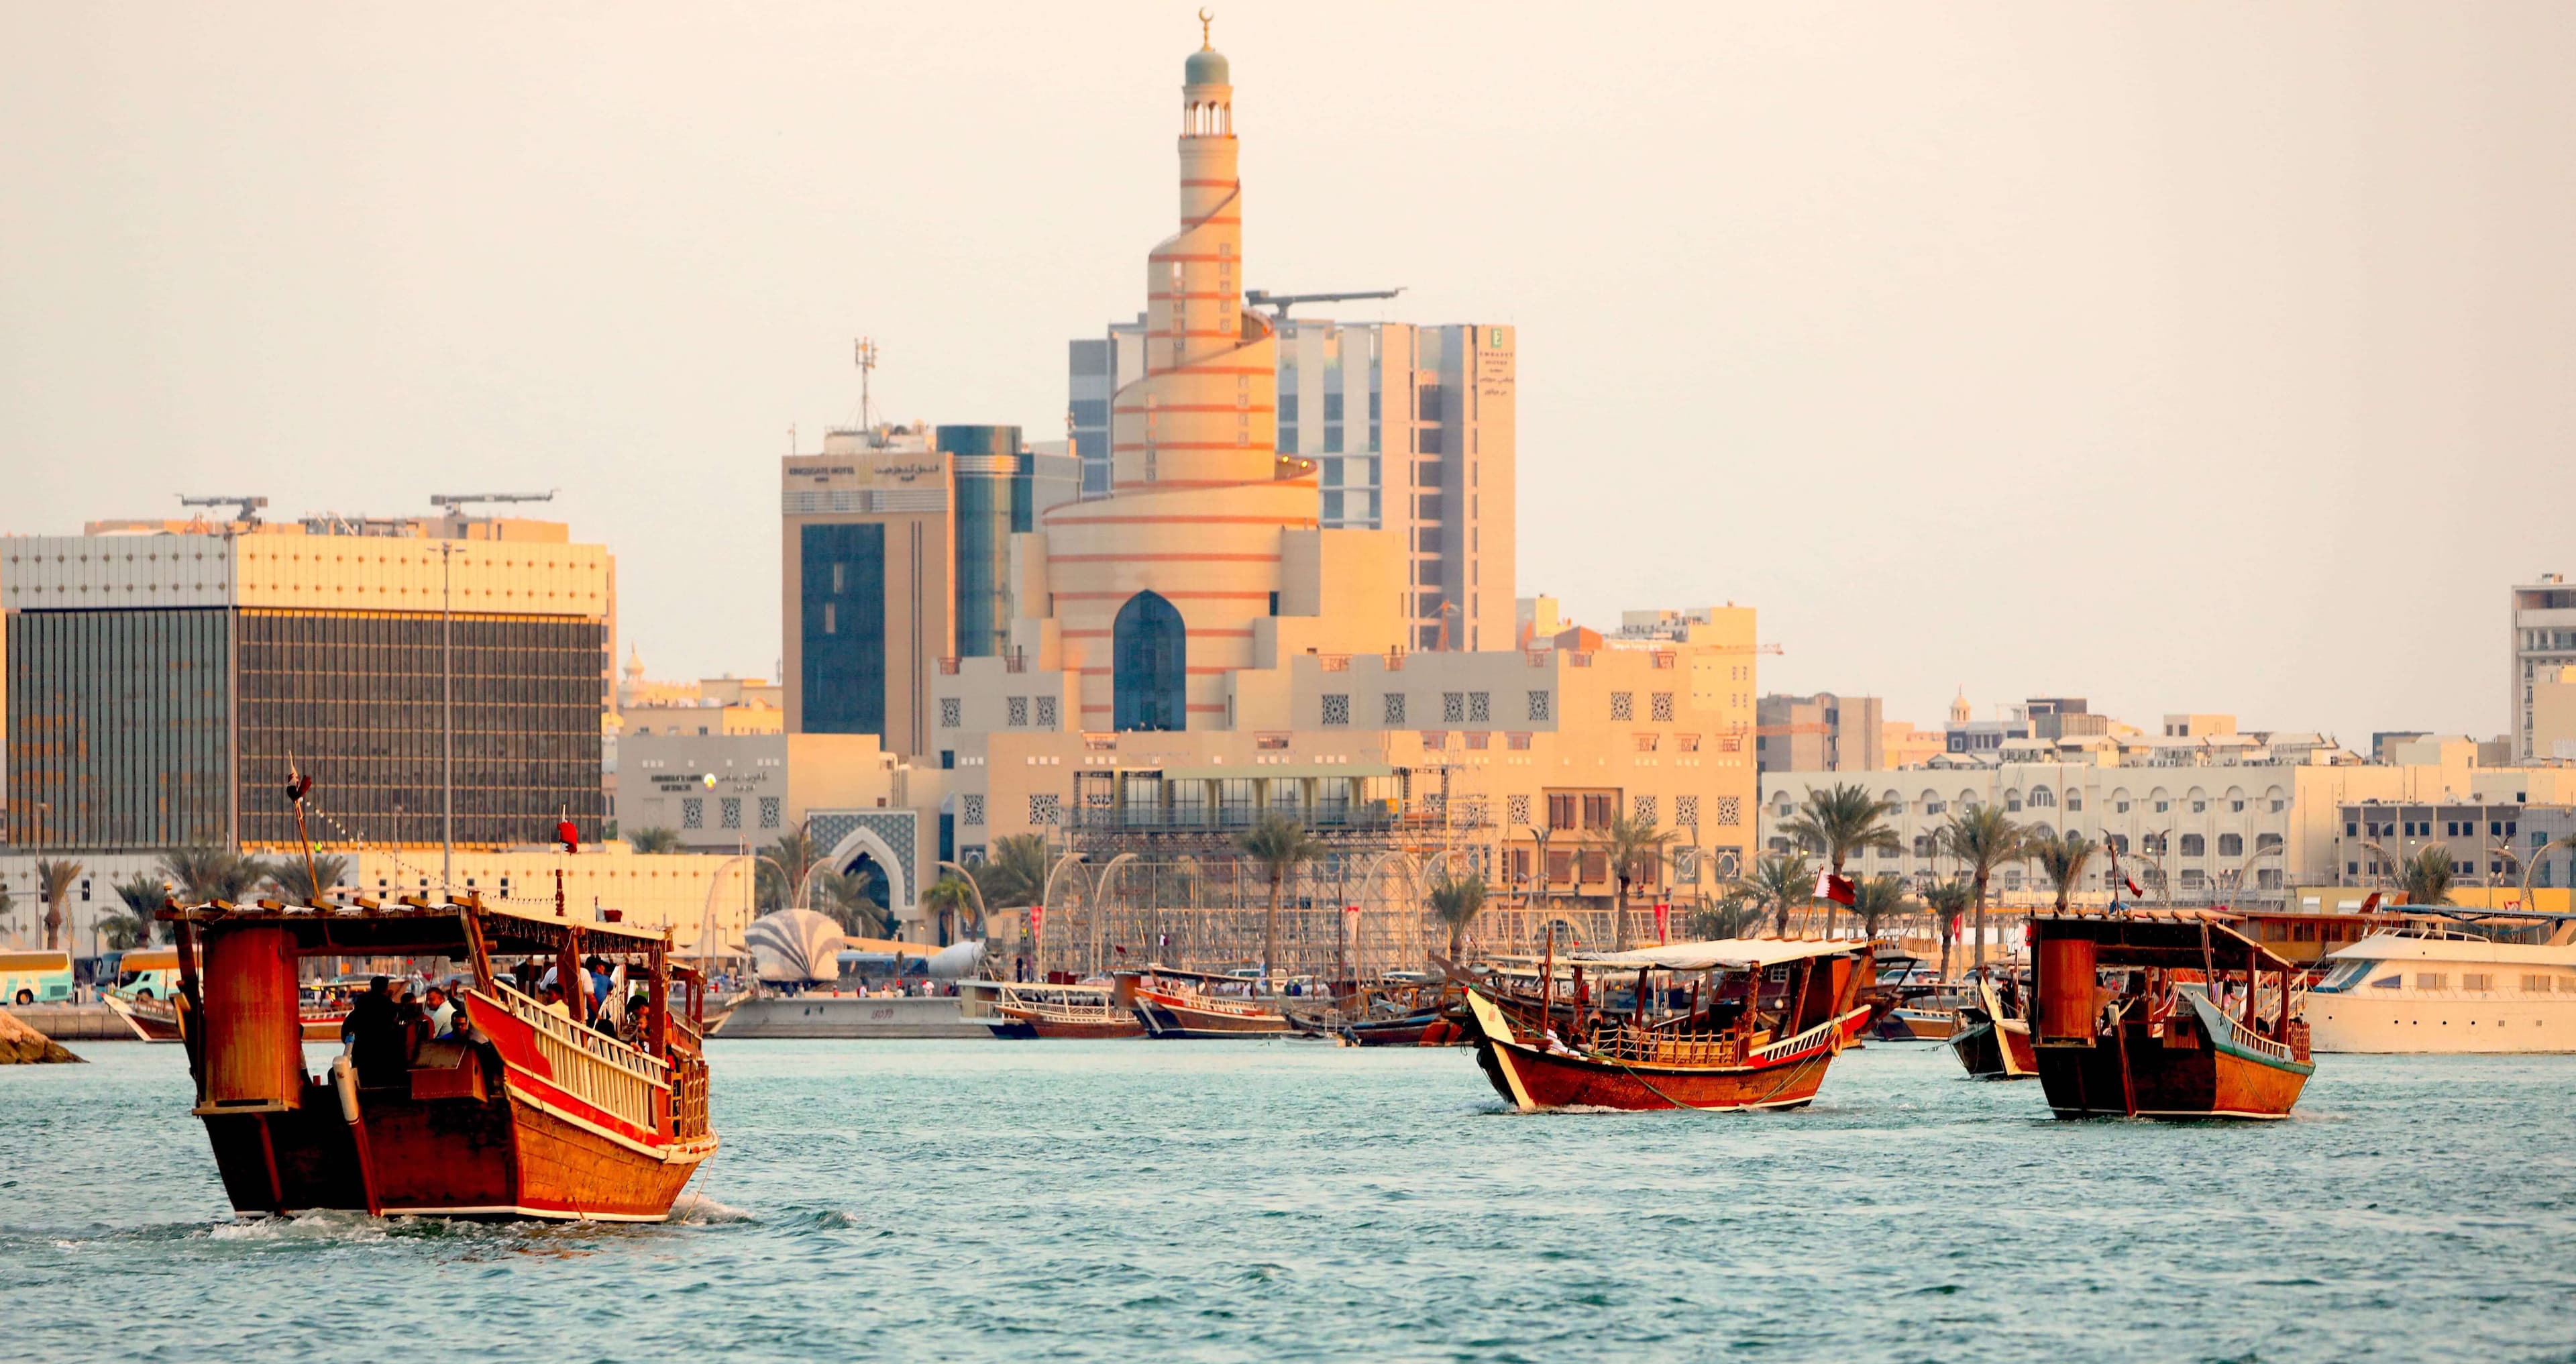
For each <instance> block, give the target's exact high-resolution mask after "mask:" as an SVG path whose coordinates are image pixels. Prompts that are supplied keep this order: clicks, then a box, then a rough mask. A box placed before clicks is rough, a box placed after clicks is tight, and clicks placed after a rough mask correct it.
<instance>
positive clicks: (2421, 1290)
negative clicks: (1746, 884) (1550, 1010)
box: [0, 1041, 2576, 1362]
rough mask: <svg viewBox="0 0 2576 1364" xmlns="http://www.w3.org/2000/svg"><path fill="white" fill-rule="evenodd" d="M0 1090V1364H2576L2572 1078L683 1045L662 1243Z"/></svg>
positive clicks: (162, 1069) (1908, 1051)
mask: <svg viewBox="0 0 2576 1364" xmlns="http://www.w3.org/2000/svg"><path fill="white" fill-rule="evenodd" d="M80 1050H81V1051H83V1052H84V1053H85V1054H86V1055H88V1056H89V1057H90V1058H91V1059H92V1061H93V1062H94V1063H93V1064H91V1065H87V1066H76V1067H74V1066H56V1067H41V1066H39V1067H24V1066H22V1067H0V1322H5V1323H7V1326H6V1335H7V1340H6V1343H5V1344H0V1357H6V1358H9V1359H28V1360H73V1359H104V1358H129V1357H139V1358H160V1359H225V1360H265V1359H278V1360H289V1359H292V1360H299V1361H300V1360H314V1359H342V1358H361V1357H364V1358H391V1359H401V1358H406V1357H409V1356H411V1355H413V1354H415V1353H416V1352H419V1351H429V1352H432V1354H431V1355H429V1356H423V1357H436V1358H440V1359H444V1360H463V1359H473V1360H477V1361H482V1360H516V1359H545V1360H552V1359H600V1360H644V1359H655V1358H667V1357H671V1356H674V1355H677V1354H681V1353H683V1352H704V1353H705V1354H707V1355H708V1356H711V1357H720V1358H758V1359H785V1358H815V1357H900V1358H906V1359H1050V1360H1052V1359H1116V1360H1160V1359H1226V1360H1231V1359H1348V1358H1355V1357H1360V1356H1363V1355H1365V1356H1367V1357H1369V1358H1372V1359H1386V1360H1402V1359H1497V1360H1510V1359H1533V1360H1535V1359H1566V1358H1584V1357H1607V1356H1617V1357H1622V1358H1650V1359H1661V1358H1672V1359H1709V1358H1717V1357H1721V1356H1723V1357H1728V1358H1738V1357H1741V1358H1772V1359H1837V1360H1872V1359H1887V1360H1963V1361H1981V1362H1982V1361H1999V1360H2020V1359H2050V1360H2064V1359H2138V1360H2170V1359H2212V1360H2257V1359H2259V1360H2306V1359H2319V1360H2324V1359H2364V1358H2381V1359H2425V1358H2455V1359H2541V1360H2576V1298H2571V1296H2570V1295H2571V1291H2576V1121H2571V1118H2576V1057H2529V1058H2516V1057H2445V1058H2393V1057H2326V1058H2324V1060H2323V1064H2322V1065H2321V1067H2320V1069H2319V1073H2318V1076H2317V1079H2316V1081H2315V1082H2314V1083H2313V1084H2312V1085H2311V1086H2310V1087H2309V1089H2308V1094H2307V1098H2306V1100H2305V1101H2304V1102H2303V1103H2302V1104H2301V1105H2300V1109H2299V1114H2298V1116H2297V1118H2295V1119H2294V1120H2292V1121H2290V1122H2287V1123H2281V1124H2274V1125H2263V1126H2257V1125H2250V1124H2247V1125H2232V1124H2231V1125H2206V1126H2195V1127H2181V1126H2159V1125H2154V1124H2147V1123H2129V1122H2089V1123H2059V1122H2055V1121H2053V1120H2051V1119H2049V1118H2047V1117H2046V1116H2045V1113H2044V1110H2043V1108H2042V1106H2041V1103H2040V1095H2039V1091H2038V1086H2037V1084H2036V1083H2035V1082H2033V1083H2022V1084H2010V1085H1999V1084H1978V1083H1974V1082H1971V1081H1967V1080H1964V1079H1962V1078H1960V1076H1959V1071H1958V1068H1957V1066H1956V1064H1955V1063H1953V1062H1952V1061H1951V1060H1950V1059H1949V1056H1948V1054H1947V1053H1946V1052H1945V1051H1940V1050H1936V1049H1933V1048H1930V1047H1924V1046H1912V1047H1896V1046H1887V1045H1875V1046H1872V1047H1870V1048H1869V1049H1867V1050H1865V1051H1862V1052H1858V1053H1855V1054H1850V1055H1846V1056H1844V1057H1843V1058H1842V1059H1841V1060H1839V1061H1837V1062H1836V1063H1835V1066H1834V1069H1833V1073H1832V1075H1831V1077H1830V1078H1829V1079H1828V1080H1827V1081H1826V1084H1825V1089H1824V1093H1823V1095H1822V1097H1821V1098H1820V1100H1819V1101H1818V1102H1817V1104H1816V1105H1815V1106H1814V1107H1812V1108H1810V1109H1808V1110H1806V1111H1804V1112H1801V1113H1786V1114H1757V1115H1708V1114H1688V1113H1673V1114H1615V1115H1614V1114H1566V1115H1537V1116H1521V1115H1518V1114H1510V1113H1505V1112H1503V1111H1501V1107H1500V1104H1499V1101H1498V1100H1497V1099H1496V1098H1495V1096H1494V1094H1493V1092H1492V1091H1491V1090H1490V1089H1489V1088H1488V1087H1487V1086H1486V1084H1485V1081H1484V1078H1483V1076H1482V1075H1481V1074H1480V1073H1479V1072H1478V1071H1477V1070H1476V1067H1475V1064H1474V1061H1473V1059H1472V1057H1471V1055H1470V1054H1469V1053H1466V1052H1458V1051H1432V1052H1420V1051H1381V1050H1368V1051H1359V1050H1347V1049H1335V1048H1331V1047H1326V1046H1319V1045H1315V1044H1312V1043H1302V1042H1268V1043H1258V1042H1246V1043H1172V1042H1147V1041H1136V1042H1109V1043H1092V1044H1083V1043H990V1042H982V1043H978V1042H947V1043H939V1042H931V1043H849V1042H840V1043H832V1042H803V1043H799V1042H772V1043H759V1042H738V1043H731V1044H727V1043H723V1042H719V1043H717V1044H716V1049H715V1055H714V1062H715V1103H716V1110H717V1115H718V1122H719V1125H720V1127H721V1130H722V1131H723V1134H724V1137H725V1143H726V1145H725V1149H724V1151H723V1152H722V1153H721V1154H720V1155H719V1156H718V1157H717V1158H716V1160H715V1161H714V1162H713V1164H712V1165H711V1166H710V1167H709V1168H708V1170H707V1172H706V1174H705V1176H704V1177H703V1178H702V1179H701V1181H700V1182H699V1184H698V1186H697V1187H696V1188H693V1189H692V1191H691V1194H690V1198H691V1199H692V1200H693V1202H692V1205H691V1211H690V1212H689V1214H688V1216H687V1218H686V1220H685V1221H684V1222H682V1223H681V1224H678V1225H672V1226H660V1227H642V1228H638V1227H605V1226H592V1227H571V1228H566V1227H555V1226H531V1225H519V1226H502V1227H488V1226H457V1227H449V1226H444V1225H439V1224H434V1223H420V1222H411V1221H399V1220H398V1221H395V1222H392V1223H380V1222H376V1221H372V1220H370V1219H368V1218H365V1217H361V1216H352V1215H340V1214H323V1215H315V1216H308V1217H304V1218H298V1219H294V1220H292V1221H288V1222H281V1223H268V1224H235V1223H234V1222H233V1221H232V1220H231V1217H230V1215H229V1211H228V1209H227V1207H226V1205H225V1203H224V1200H223V1196H222V1192H221V1189H220V1188H219V1187H218V1185H217V1183H216V1181H215V1176H214V1168H213V1164H212V1161H211V1160H210V1159H209V1158H208V1156H207V1154H206V1147H205V1142H204V1139H203V1136H202V1134H201V1132H200V1131H199V1129H198V1128H197V1126H196V1125H195V1123H194V1122H193V1120H191V1119H190V1118H188V1117H187V1106H188V1097H189V1096H188V1087H187V1076H186V1073H185V1069H184V1067H183V1064H182V1061H181V1058H180V1055H179V1053H178V1050H177V1049H176V1048H173V1047H145V1046H141V1045H137V1044H100V1045H89V1046H84V1047H81V1048H80Z"/></svg>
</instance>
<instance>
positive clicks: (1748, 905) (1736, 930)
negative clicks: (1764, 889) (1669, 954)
mask: <svg viewBox="0 0 2576 1364" xmlns="http://www.w3.org/2000/svg"><path fill="white" fill-rule="evenodd" d="M1742 884H1743V883H1742V882H1738V883H1736V885H1734V886H1729V887H1728V888H1727V890H1726V893H1725V894H1724V895H1721V896H1719V897H1718V898H1717V900H1716V901H1715V902H1714V903H1710V902H1706V901H1703V902H1702V903H1701V905H1700V907H1699V908H1697V909H1694V910H1692V911H1691V915H1690V932H1691V936H1692V937H1694V938H1735V937H1741V936H1743V934H1744V931H1745V930H1746V929H1749V928H1754V927H1758V926H1759V925H1760V924H1761V922H1762V906H1760V905H1758V904H1755V903H1754V902H1753V901H1752V899H1751V898H1750V897H1749V896H1747V895H1745V894H1744V892H1743V891H1742V890H1741V889H1740V887H1741V885H1742Z"/></svg>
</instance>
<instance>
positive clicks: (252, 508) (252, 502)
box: [179, 494, 268, 524]
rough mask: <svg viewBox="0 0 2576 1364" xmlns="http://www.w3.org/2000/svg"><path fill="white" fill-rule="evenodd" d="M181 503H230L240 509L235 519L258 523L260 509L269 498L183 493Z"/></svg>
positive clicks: (201, 505) (186, 505) (217, 504)
mask: <svg viewBox="0 0 2576 1364" xmlns="http://www.w3.org/2000/svg"><path fill="white" fill-rule="evenodd" d="M179 505H180V506H182V507H221V506H227V505H229V506H232V507H236V508H238V509H239V510H238V511H236V512H235V513H234V515H233V519H234V520H236V521H248V522H251V523H253V524H257V523H258V521H259V509H260V508H262V507H265V506H267V505H268V499H267V498H265V497H189V496H187V495H185V494H181V495H180V498H179Z"/></svg>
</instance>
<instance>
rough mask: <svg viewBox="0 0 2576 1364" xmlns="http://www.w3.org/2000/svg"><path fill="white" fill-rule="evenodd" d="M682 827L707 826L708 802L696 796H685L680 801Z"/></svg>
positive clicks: (698, 827)
mask: <svg viewBox="0 0 2576 1364" xmlns="http://www.w3.org/2000/svg"><path fill="white" fill-rule="evenodd" d="M680 827H681V828H683V829H703V828H705V827H707V803H706V802H705V801H704V800H701V799H699V798H698V797H696V796H687V797H683V798H682V799H681V801H680Z"/></svg>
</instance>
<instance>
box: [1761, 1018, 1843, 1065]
mask: <svg viewBox="0 0 2576 1364" xmlns="http://www.w3.org/2000/svg"><path fill="white" fill-rule="evenodd" d="M1842 1025H1843V1021H1842V1020H1841V1019H1839V1018H1828V1019H1826V1020H1825V1021H1824V1022H1822V1023H1819V1024H1817V1025H1816V1026H1814V1027H1812V1028H1809V1029H1807V1030H1806V1031H1805V1032H1802V1033H1799V1034H1797V1035H1795V1036H1792V1037H1783V1038H1781V1039H1780V1040H1779V1041H1777V1042H1773V1043H1770V1044H1768V1045H1765V1046H1759V1047H1755V1048H1754V1049H1753V1060H1754V1063H1755V1064H1757V1065H1758V1064H1760V1063H1762V1062H1765V1061H1777V1060H1779V1059H1780V1058H1781V1057H1783V1056H1794V1055H1796V1054H1798V1053H1799V1052H1802V1051H1806V1050H1809V1049H1811V1048H1813V1047H1815V1046H1817V1045H1818V1044H1819V1043H1821V1042H1823V1041H1824V1040H1825V1039H1826V1038H1827V1037H1830V1036H1831V1035H1833V1033H1834V1031H1835V1030H1836V1029H1838V1028H1840V1027H1842Z"/></svg>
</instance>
